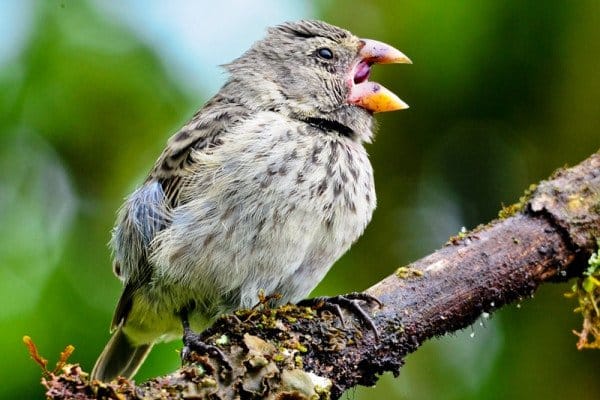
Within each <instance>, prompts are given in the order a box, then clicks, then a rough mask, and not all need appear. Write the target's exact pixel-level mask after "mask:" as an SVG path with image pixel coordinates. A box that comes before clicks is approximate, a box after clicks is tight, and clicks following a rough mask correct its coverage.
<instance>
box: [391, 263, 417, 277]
mask: <svg viewBox="0 0 600 400" xmlns="http://www.w3.org/2000/svg"><path fill="white" fill-rule="evenodd" d="M423 275H424V273H423V271H421V270H420V269H416V268H413V267H411V266H410V265H404V266H402V267H400V268H398V269H397V270H396V276H397V277H398V278H400V279H408V278H420V277H422V276H423Z"/></svg>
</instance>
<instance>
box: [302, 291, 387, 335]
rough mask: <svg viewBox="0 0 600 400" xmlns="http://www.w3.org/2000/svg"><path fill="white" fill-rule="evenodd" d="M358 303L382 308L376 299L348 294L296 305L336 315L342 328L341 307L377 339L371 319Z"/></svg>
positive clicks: (306, 301)
mask: <svg viewBox="0 0 600 400" xmlns="http://www.w3.org/2000/svg"><path fill="white" fill-rule="evenodd" d="M360 301H363V302H365V303H367V304H373V303H374V304H377V305H378V306H379V308H381V307H383V303H382V302H381V301H379V299H377V298H376V297H373V296H371V295H369V294H366V293H357V292H354V293H348V294H344V295H339V296H333V297H315V298H312V299H305V300H302V301H300V302H299V303H298V306H301V307H310V308H313V309H315V310H327V311H330V312H331V313H333V314H334V315H336V316H337V317H338V318H339V319H340V321H341V322H342V326H345V321H344V316H343V314H342V310H341V307H343V308H345V309H346V310H348V311H350V312H352V313H353V314H354V315H356V317H357V319H358V320H359V321H360V322H361V323H362V324H363V325H366V326H367V327H368V328H370V329H371V330H372V331H373V333H374V334H375V338H376V339H379V332H378V331H377V327H376V326H375V323H374V322H373V319H372V318H371V316H369V314H367V312H366V311H365V310H364V308H362V306H361V305H360V303H359V302H360Z"/></svg>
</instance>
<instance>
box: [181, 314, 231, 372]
mask: <svg viewBox="0 0 600 400" xmlns="http://www.w3.org/2000/svg"><path fill="white" fill-rule="evenodd" d="M179 317H180V318H181V325H182V326H183V349H182V350H181V361H182V362H185V361H189V360H190V355H191V354H192V352H195V353H197V354H200V355H207V356H211V357H214V358H216V359H218V360H219V365H221V366H222V367H223V369H226V370H228V371H231V369H232V368H231V364H230V363H229V361H228V360H227V357H226V356H225V354H224V353H223V352H222V351H221V349H219V348H218V347H217V346H215V345H212V344H208V343H205V342H204V341H202V339H200V335H199V334H197V333H196V332H194V331H192V328H190V320H189V317H188V310H187V309H183V310H181V311H180V312H179Z"/></svg>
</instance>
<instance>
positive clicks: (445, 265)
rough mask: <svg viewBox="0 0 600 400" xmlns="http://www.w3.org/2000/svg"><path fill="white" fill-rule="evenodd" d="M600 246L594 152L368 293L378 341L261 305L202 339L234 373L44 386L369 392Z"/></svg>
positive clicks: (70, 375)
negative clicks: (365, 388) (428, 345)
mask: <svg viewBox="0 0 600 400" xmlns="http://www.w3.org/2000/svg"><path fill="white" fill-rule="evenodd" d="M511 214H512V215H511ZM599 236H600V153H596V154H594V155H592V156H591V157H590V158H588V159H587V160H585V161H584V162H582V163H581V164H579V165H578V166H576V167H573V168H570V169H565V170H559V171H558V172H556V173H555V174H554V175H553V176H552V177H551V178H550V179H549V180H547V181H543V182H541V183H540V184H539V185H538V186H537V187H535V188H533V189H532V190H530V191H529V193H528V194H527V195H526V196H524V198H522V199H521V202H520V203H519V204H516V205H513V206H511V207H509V208H506V209H504V210H503V211H502V212H501V218H500V219H498V220H495V221H493V222H491V223H489V224H488V225H485V226H480V227H478V228H476V229H475V230H474V231H472V232H468V233H461V234H459V235H458V236H456V237H453V238H451V239H450V241H449V242H448V243H447V244H446V246H444V247H443V248H442V249H440V250H438V251H436V252H435V253H433V254H431V255H429V256H427V257H425V258H423V259H421V260H418V261H416V262H414V263H412V264H409V265H407V266H404V267H401V268H399V269H398V270H397V271H396V273H395V274H393V275H391V276H389V277H387V278H386V279H384V280H383V281H381V282H379V283H378V284H376V285H375V286H373V287H371V288H369V289H368V290H367V291H366V293H368V294H370V295H373V296H375V297H377V298H378V299H380V300H381V301H382V302H383V304H384V306H383V307H381V308H378V307H377V306H376V305H369V304H365V305H364V306H365V309H366V310H367V311H369V312H370V313H371V315H372V316H373V321H374V323H375V325H376V326H377V329H378V332H379V338H378V339H377V338H376V336H375V333H374V331H372V330H371V329H369V328H368V327H364V326H362V325H361V324H360V322H359V320H357V319H355V317H354V316H353V315H352V314H351V313H349V312H344V321H345V324H342V321H340V319H339V318H338V317H337V316H334V315H332V314H330V313H328V312H327V311H323V310H321V311H319V310H317V311H314V310H311V309H308V308H304V307H297V306H293V305H288V306H283V307H280V308H277V309H269V308H267V307H263V308H262V309H257V310H245V311H240V312H238V313H237V314H236V316H235V317H234V316H228V317H224V318H221V319H219V320H218V321H217V322H216V323H215V324H214V325H213V326H212V327H211V328H209V329H208V330H206V331H204V332H203V333H201V334H200V337H201V339H202V340H204V341H206V342H207V343H211V344H218V345H219V347H220V348H221V349H222V351H223V352H224V353H225V354H226V356H227V358H228V360H229V363H230V364H231V366H232V369H231V370H228V369H226V368H224V367H223V366H222V365H220V363H219V362H218V360H217V359H213V358H210V357H207V356H203V355H197V354H195V353H192V355H190V357H189V358H190V360H188V361H189V362H190V363H191V364H189V365H186V366H184V367H182V368H181V369H180V370H178V371H176V372H174V373H172V374H170V375H168V376H166V377H162V378H156V379H153V380H151V381H149V382H146V383H144V384H142V385H140V386H137V387H135V386H134V385H133V383H131V382H128V381H125V380H122V381H120V382H117V383H115V382H113V383H112V384H100V383H98V382H94V383H92V384H90V383H89V382H87V379H86V374H84V373H82V372H81V371H80V370H79V368H78V367H77V366H68V367H67V368H66V369H65V373H64V374H62V375H59V376H54V375H52V376H51V377H50V379H48V380H46V381H44V382H45V385H46V386H47V388H48V389H49V390H48V395H49V396H50V397H51V398H66V397H68V396H69V395H71V396H73V395H74V394H75V393H78V394H79V395H81V396H89V398H95V397H101V396H102V395H104V396H106V397H109V398H110V396H111V395H114V396H116V393H121V394H124V395H126V396H128V397H129V398H142V397H144V398H170V397H169V396H171V397H172V398H183V397H184V396H187V397H186V398H190V397H192V398H208V397H210V398H223V399H225V398H234V397H236V396H239V397H240V398H264V397H270V398H271V397H272V398H305V397H306V398H311V396H312V398H320V397H322V398H326V397H327V396H330V397H331V398H334V399H335V398H338V397H339V396H340V395H341V394H342V393H343V391H344V390H346V389H348V388H350V387H352V386H355V385H359V384H360V385H373V384H374V383H375V382H376V381H377V379H378V376H379V374H381V373H383V372H386V371H392V372H393V373H394V374H398V372H399V369H400V367H401V366H402V365H403V363H404V357H405V356H406V355H407V354H409V353H411V352H413V351H415V350H416V349H417V348H418V347H419V346H420V345H421V344H422V343H423V342H424V341H425V340H427V339H429V338H431V337H434V336H440V335H443V334H445V333H448V332H452V331H456V330H458V329H461V328H464V327H466V326H469V325H470V324H472V323H473V322H474V321H475V320H476V319H477V318H478V317H479V316H480V315H481V313H483V312H487V313H489V312H492V311H494V310H496V309H498V308H499V307H501V306H503V305H505V304H507V303H510V302H512V301H515V300H519V299H521V298H523V297H527V296H530V295H531V294H533V292H534V291H535V290H536V288H537V287H538V286H539V285H540V284H541V283H544V282H548V281H557V280H559V281H560V280H566V279H568V278H569V277H572V276H581V274H582V272H583V270H584V267H585V265H586V263H585V262H586V260H587V258H588V257H589V256H590V254H591V253H592V252H593V251H594V250H595V246H596V238H597V237H599ZM307 371H310V372H307ZM287 396H289V397H287ZM81 398H87V397H81ZM115 398H116V397H115Z"/></svg>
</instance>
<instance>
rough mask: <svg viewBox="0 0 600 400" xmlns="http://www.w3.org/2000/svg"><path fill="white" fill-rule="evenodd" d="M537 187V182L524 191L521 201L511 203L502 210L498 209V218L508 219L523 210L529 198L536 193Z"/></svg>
mask: <svg viewBox="0 0 600 400" xmlns="http://www.w3.org/2000/svg"><path fill="white" fill-rule="evenodd" d="M536 189H537V184H535V183H532V184H531V185H529V187H528V188H527V189H526V190H525V191H524V192H523V195H522V196H521V197H519V201H518V202H517V203H514V204H511V205H509V206H503V207H502V209H501V210H500V211H498V218H500V219H506V218H509V217H512V216H513V215H515V214H517V213H520V212H523V211H524V210H525V207H526V206H527V203H529V200H531V197H532V196H533V194H534V193H535V190H536Z"/></svg>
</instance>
